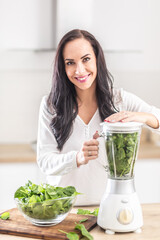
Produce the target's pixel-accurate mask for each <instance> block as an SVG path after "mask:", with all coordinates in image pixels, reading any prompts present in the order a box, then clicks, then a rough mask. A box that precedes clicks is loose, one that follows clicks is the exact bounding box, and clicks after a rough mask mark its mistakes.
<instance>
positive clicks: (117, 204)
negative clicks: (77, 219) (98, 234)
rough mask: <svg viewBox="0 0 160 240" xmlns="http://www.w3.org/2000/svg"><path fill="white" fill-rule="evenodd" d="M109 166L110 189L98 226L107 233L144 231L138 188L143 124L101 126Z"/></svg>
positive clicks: (101, 210) (119, 123)
mask: <svg viewBox="0 0 160 240" xmlns="http://www.w3.org/2000/svg"><path fill="white" fill-rule="evenodd" d="M101 126H102V133H101V136H103V137H104V139H105V147H106V153H107V160H108V164H107V166H105V169H106V171H107V174H108V180H107V186H106V190H105V193H104V195H103V197H102V200H101V203H100V207H99V213H98V218H97V224H98V225H99V226H100V227H102V228H103V229H105V232H106V233H107V234H114V233H115V232H132V231H134V232H136V233H140V232H141V227H142V225H143V217H142V210H141V205H140V202H139V199H138V196H137V193H136V190H135V185H134V165H135V161H136V158H137V153H138V147H139V141H140V134H141V128H142V123H139V122H127V123H122V122H116V123H108V122H104V123H101Z"/></svg>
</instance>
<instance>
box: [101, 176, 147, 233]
mask: <svg viewBox="0 0 160 240" xmlns="http://www.w3.org/2000/svg"><path fill="white" fill-rule="evenodd" d="M97 224H98V225H99V226H100V227H101V228H103V229H105V232H106V233H107V234H114V233H115V232H121V233H122V232H135V233H140V232H141V227H142V225H143V217H142V210H141V206H140V203H139V200H138V196H137V193H136V192H135V189H134V180H133V179H130V180H124V181H123V180H113V179H108V184H107V189H106V192H105V194H104V196H103V198H102V200H101V204H100V207H99V213H98V218H97Z"/></svg>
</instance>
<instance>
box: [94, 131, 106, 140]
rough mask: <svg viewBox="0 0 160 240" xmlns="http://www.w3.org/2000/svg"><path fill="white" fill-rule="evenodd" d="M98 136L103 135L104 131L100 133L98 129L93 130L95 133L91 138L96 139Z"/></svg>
mask: <svg viewBox="0 0 160 240" xmlns="http://www.w3.org/2000/svg"><path fill="white" fill-rule="evenodd" d="M99 137H104V133H103V132H101V133H100V134H99V133H98V131H96V132H95V134H93V139H97V138H99Z"/></svg>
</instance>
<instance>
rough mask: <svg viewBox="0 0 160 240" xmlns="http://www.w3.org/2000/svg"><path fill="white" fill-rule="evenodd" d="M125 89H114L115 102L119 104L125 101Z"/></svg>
mask: <svg viewBox="0 0 160 240" xmlns="http://www.w3.org/2000/svg"><path fill="white" fill-rule="evenodd" d="M123 93H124V90H123V88H113V102H114V104H119V103H121V102H122V101H123Z"/></svg>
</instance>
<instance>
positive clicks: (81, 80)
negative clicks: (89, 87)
mask: <svg viewBox="0 0 160 240" xmlns="http://www.w3.org/2000/svg"><path fill="white" fill-rule="evenodd" d="M89 75H90V74H88V75H87V76H85V77H76V79H77V80H78V81H79V82H85V81H86V80H87V79H88V77H89Z"/></svg>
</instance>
